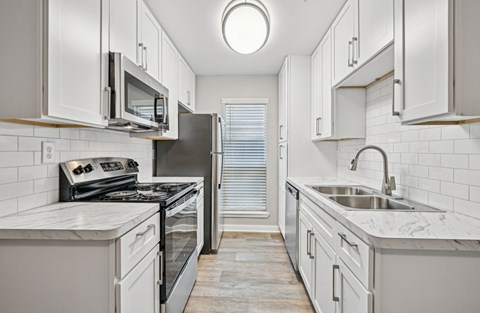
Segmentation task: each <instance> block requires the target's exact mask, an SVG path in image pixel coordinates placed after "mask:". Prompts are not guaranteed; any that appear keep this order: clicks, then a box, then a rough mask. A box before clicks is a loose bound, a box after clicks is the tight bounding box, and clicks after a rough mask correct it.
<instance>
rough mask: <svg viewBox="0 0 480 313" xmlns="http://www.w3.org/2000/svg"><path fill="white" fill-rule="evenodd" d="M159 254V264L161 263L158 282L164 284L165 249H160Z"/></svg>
mask: <svg viewBox="0 0 480 313" xmlns="http://www.w3.org/2000/svg"><path fill="white" fill-rule="evenodd" d="M157 255H158V258H159V261H158V265H160V266H159V267H160V274H159V276H160V279H159V280H158V281H157V284H158V285H163V251H158V253H157Z"/></svg>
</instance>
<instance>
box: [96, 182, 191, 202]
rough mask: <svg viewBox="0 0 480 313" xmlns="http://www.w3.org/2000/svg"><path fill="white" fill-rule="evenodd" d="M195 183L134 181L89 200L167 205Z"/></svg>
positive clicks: (188, 190) (187, 191)
mask: <svg viewBox="0 0 480 313" xmlns="http://www.w3.org/2000/svg"><path fill="white" fill-rule="evenodd" d="M194 186H195V183H136V184H132V185H129V186H126V187H125V188H122V189H120V190H115V191H111V192H107V193H105V194H103V195H100V196H98V197H96V198H93V199H91V201H110V202H157V203H160V205H161V206H169V205H170V204H172V203H174V202H175V201H176V200H178V199H179V198H181V197H182V196H184V195H185V194H187V193H189V192H190V191H191V190H193V188H194Z"/></svg>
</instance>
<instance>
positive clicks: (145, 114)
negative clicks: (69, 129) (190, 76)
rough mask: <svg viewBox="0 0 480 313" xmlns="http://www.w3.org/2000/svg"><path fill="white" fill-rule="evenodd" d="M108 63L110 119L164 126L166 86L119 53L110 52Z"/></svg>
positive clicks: (166, 123)
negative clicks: (110, 94) (110, 95)
mask: <svg viewBox="0 0 480 313" xmlns="http://www.w3.org/2000/svg"><path fill="white" fill-rule="evenodd" d="M110 67H111V68H110V74H109V75H110V76H109V78H110V88H111V89H112V91H111V92H112V98H111V100H110V101H111V105H110V106H111V112H110V117H111V118H112V120H113V122H114V123H117V124H119V123H120V124H121V123H124V124H129V123H133V124H137V125H143V126H146V127H151V128H155V129H163V130H168V129H169V127H168V125H169V116H168V90H167V89H166V88H165V87H164V86H163V85H162V84H160V83H159V82H158V81H157V80H156V79H155V78H153V77H152V76H150V75H149V74H147V73H146V72H145V71H144V70H143V69H142V68H141V67H139V66H138V65H136V64H135V63H133V62H132V61H130V60H129V59H128V58H126V57H124V56H122V55H121V54H120V53H111V54H110Z"/></svg>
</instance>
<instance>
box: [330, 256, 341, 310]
mask: <svg viewBox="0 0 480 313" xmlns="http://www.w3.org/2000/svg"><path fill="white" fill-rule="evenodd" d="M339 269H340V266H339V265H336V264H334V265H333V268H332V300H333V301H334V302H339V301H340V298H339V297H337V296H336V295H335V289H336V286H335V271H336V270H339Z"/></svg>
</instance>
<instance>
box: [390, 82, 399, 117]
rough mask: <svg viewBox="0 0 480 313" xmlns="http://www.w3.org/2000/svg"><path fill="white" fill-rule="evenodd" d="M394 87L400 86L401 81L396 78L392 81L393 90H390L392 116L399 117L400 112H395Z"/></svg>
mask: <svg viewBox="0 0 480 313" xmlns="http://www.w3.org/2000/svg"><path fill="white" fill-rule="evenodd" d="M395 85H401V81H400V79H398V78H395V79H394V80H393V87H392V88H393V90H392V95H393V96H392V116H400V112H398V111H395Z"/></svg>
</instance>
